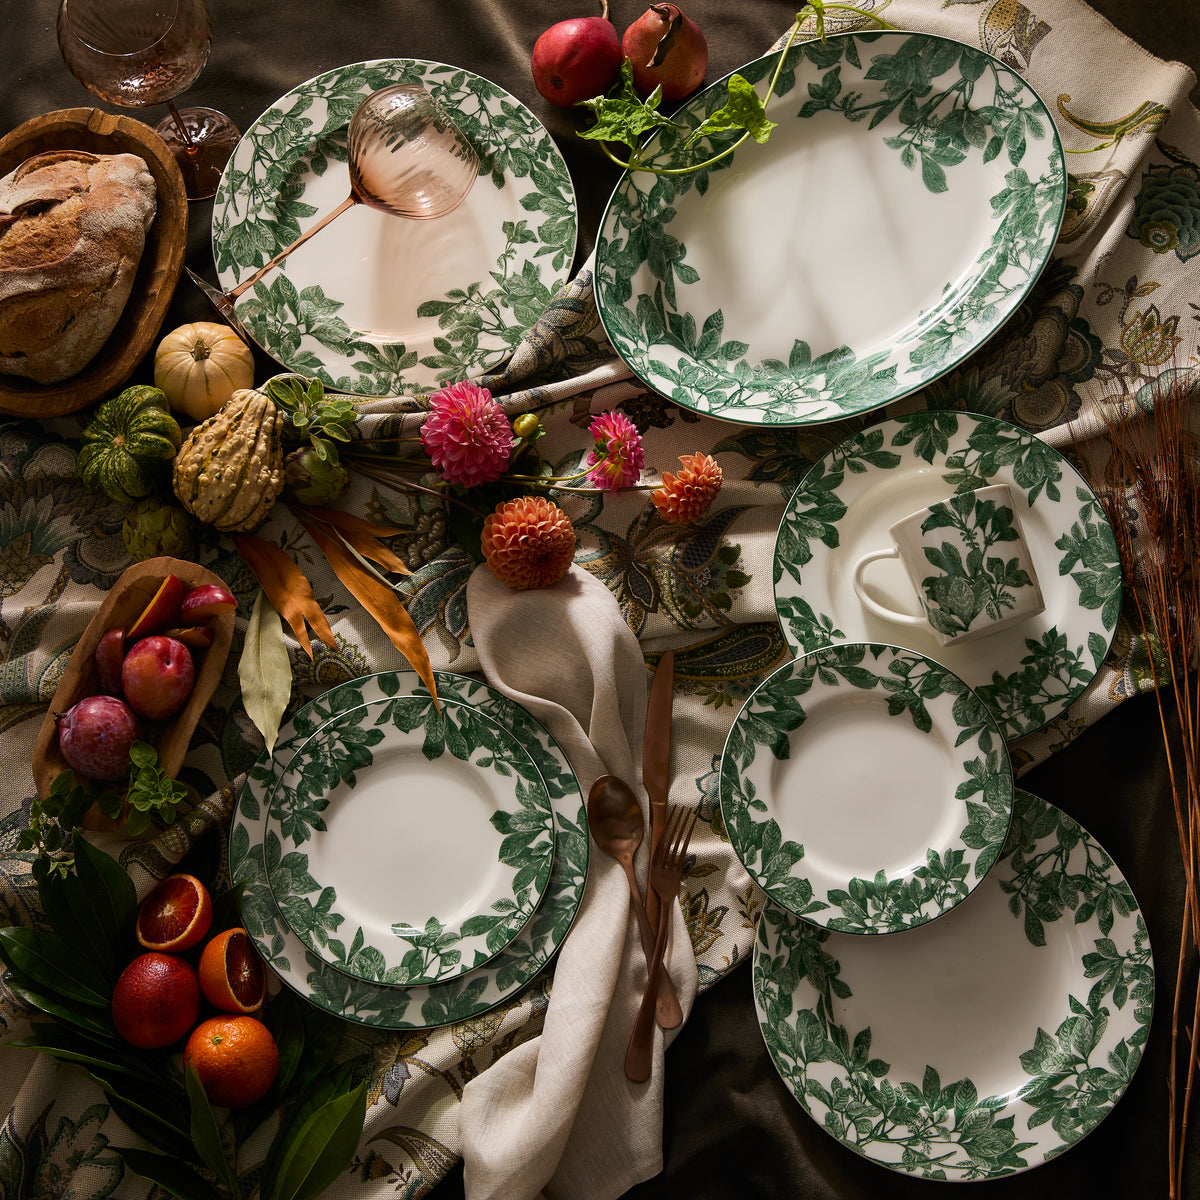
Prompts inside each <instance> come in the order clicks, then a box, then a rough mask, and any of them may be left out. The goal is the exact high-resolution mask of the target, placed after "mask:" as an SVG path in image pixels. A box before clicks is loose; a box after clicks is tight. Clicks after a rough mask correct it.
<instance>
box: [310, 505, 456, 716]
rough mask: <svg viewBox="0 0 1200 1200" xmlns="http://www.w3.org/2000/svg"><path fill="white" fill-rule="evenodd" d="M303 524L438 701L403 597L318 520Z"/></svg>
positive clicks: (429, 665) (424, 652)
mask: <svg viewBox="0 0 1200 1200" xmlns="http://www.w3.org/2000/svg"><path fill="white" fill-rule="evenodd" d="M301 524H303V526H304V528H305V529H306V530H307V531H308V534H309V536H310V537H311V538H312V540H313V541H314V542H316V544H317V545H318V546H319V547H320V549H321V552H322V553H323V554H324V555H325V557H326V558H327V559H329V565H330V566H331V567H333V570H334V572H335V574H336V575H337V577H338V578H339V579H340V580H341V581H342V583H344V584H345V585H346V589H347V591H349V592H350V594H351V595H352V596H353V597H354V598H355V599H356V600H357V601H358V602H359V603H360V604H361V605H362V606H363V608H365V609H366V610H367V612H369V613H370V614H371V616H372V617H374V618H375V620H376V621H377V622H378V623H379V627H380V628H381V629H382V630H383V632H384V633H386V634H387V635H388V639H389V641H391V643H392V645H393V646H395V647H396V649H397V650H399V651H400V653H401V654H403V655H404V657H405V658H406V659H407V660H408V661H409V663H410V664H411V666H412V668H413V670H414V671H416V673H417V674H418V675H419V676H420V677H421V679H422V681H423V682H424V684H425V686H426V687H427V688H428V689H429V692H430V695H432V696H433V698H434V700H435V701H436V700H437V684H436V682H435V681H434V678H433V664H432V663H431V662H430V661H429V652H428V651H427V650H426V649H425V643H424V642H423V641H422V640H421V635H420V634H419V633H418V632H417V627H416V625H414V624H413V619H412V617H410V616H409V615H408V610H407V609H406V608H405V607H404V605H403V604H402V603H401V602H400V597H399V596H397V595H396V593H395V592H394V591H393V590H392V589H391V588H390V587H389V586H388V585H387V584H386V583H385V582H384V581H383V580H381V579H377V578H376V577H375V576H374V575H372V574H371V573H370V572H369V571H367V570H366V569H365V568H364V567H363V566H362V564H361V563H360V562H359V561H358V559H356V558H355V557H354V555H353V554H351V553H350V551H349V550H348V549H347V548H346V546H345V545H344V544H343V543H342V542H341V541H340V540H339V539H338V538H336V537H331V536H330V535H329V534H328V533H327V532H325V531H324V530H323V529H321V528H320V526H319V525H318V524H317V523H316V522H315V521H314V522H309V521H305V520H304V518H303V517H302V518H301Z"/></svg>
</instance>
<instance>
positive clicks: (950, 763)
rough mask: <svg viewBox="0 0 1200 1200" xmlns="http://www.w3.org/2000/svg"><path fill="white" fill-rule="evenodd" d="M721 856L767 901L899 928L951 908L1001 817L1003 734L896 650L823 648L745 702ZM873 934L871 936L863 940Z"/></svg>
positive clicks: (733, 740)
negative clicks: (735, 861) (731, 859)
mask: <svg viewBox="0 0 1200 1200" xmlns="http://www.w3.org/2000/svg"><path fill="white" fill-rule="evenodd" d="M719 787H720V803H721V814H722V817H723V818H724V821H725V828H726V830H727V831H728V833H729V839H730V841H731V842H732V844H733V848H734V851H735V852H736V854H737V856H738V858H739V859H741V862H742V865H743V866H744V867H745V868H746V870H747V872H748V873H749V875H750V877H751V878H752V879H753V880H754V881H755V882H756V883H757V884H758V885H759V886H760V887H761V888H762V889H763V890H764V891H765V892H766V893H767V896H768V897H769V898H770V900H771V901H772V903H774V904H777V905H779V906H781V907H782V908H784V909H786V910H787V911H788V912H790V913H792V914H794V915H795V916H798V917H802V918H804V920H806V921H808V922H810V923H812V924H814V925H818V926H824V927H826V928H828V929H835V930H838V931H840V932H844V933H855V934H884V933H896V932H897V931H899V930H902V929H912V928H914V927H916V926H919V925H924V924H925V923H926V922H928V921H932V920H933V919H934V918H935V917H941V916H942V914H944V913H947V912H949V911H950V910H951V909H953V908H954V907H955V906H956V905H958V904H960V903H961V902H962V901H963V900H964V899H965V898H966V897H967V896H968V895H969V894H970V893H971V892H972V891H974V890H975V889H976V888H977V887H978V886H979V885H980V883H981V882H982V881H983V878H984V876H985V875H986V874H987V872H988V870H989V869H990V868H991V867H992V865H993V864H994V863H995V861H996V859H997V858H998V857H999V854H1000V850H1001V848H1002V846H1003V845H1004V839H1005V837H1006V835H1007V833H1008V827H1009V820H1010V817H1011V815H1012V797H1013V779H1012V768H1011V766H1010V765H1009V760H1008V752H1007V750H1006V748H1005V745H1004V739H1003V738H1002V737H1001V736H1000V731H999V729H998V728H997V727H996V723H995V721H994V719H993V718H992V716H991V714H990V713H989V712H988V711H987V709H986V708H985V707H984V705H983V704H982V702H981V701H980V700H979V698H978V697H977V696H976V695H975V694H974V693H973V692H972V691H971V689H970V688H968V687H967V686H966V684H965V683H963V681H962V680H961V679H959V678H958V677H957V676H956V675H954V674H953V673H952V672H951V671H949V670H947V669H946V668H945V667H943V666H941V665H940V664H939V663H936V662H934V661H933V660H932V659H928V658H925V657H924V656H922V655H919V654H914V653H913V652H911V651H909V650H903V649H900V648H899V647H896V646H885V645H878V644H874V645H873V644H867V643H855V644H843V645H838V646H828V647H826V648H824V649H821V650H815V651H813V652H812V653H810V654H805V655H803V656H802V657H800V658H797V659H795V660H794V661H793V662H790V663H785V664H784V665H783V666H782V667H780V668H778V670H776V671H774V672H772V673H771V674H770V675H769V676H768V677H767V678H766V679H765V680H763V682H762V683H761V684H760V685H759V686H758V687H757V688H756V689H755V690H754V691H753V692H752V693H751V695H750V697H749V698H748V699H747V701H746V703H745V704H744V705H743V706H742V709H741V712H739V713H738V715H737V717H736V718H735V719H734V722H733V725H732V726H731V728H730V731H729V734H728V736H727V738H726V741H725V749H724V752H723V753H722V755H721V771H720V782H719ZM872 940H877V939H872Z"/></svg>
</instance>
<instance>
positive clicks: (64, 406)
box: [0, 108, 188, 418]
mask: <svg viewBox="0 0 1200 1200" xmlns="http://www.w3.org/2000/svg"><path fill="white" fill-rule="evenodd" d="M47 150H86V151H88V152H89V153H92V154H126V153H128V154H137V155H140V156H141V157H142V158H143V159H145V161H146V166H147V167H148V168H149V171H150V174H151V175H153V176H154V182H155V183H156V184H157V185H158V210H157V212H156V214H155V217H154V223H153V224H152V225H151V226H150V231H149V233H147V235H146V247H145V250H144V251H143V252H142V258H141V262H140V263H139V264H138V270H137V277H136V279H135V280H134V284H133V291H132V293H131V294H130V296H129V301H128V303H127V304H126V305H125V309H124V311H123V312H122V313H121V319H120V320H119V321H118V322H117V325H116V328H114V329H113V331H112V333H111V334H109V336H108V340H107V341H106V342H105V343H104V345H103V346H102V347H101V348H100V350H99V351H98V352H97V354H96V356H95V357H94V358H93V359H92V360H91V362H89V363H88V364H87V366H85V367H84V368H83V370H81V371H79V372H78V373H77V374H75V375H72V376H71V378H70V379H64V380H63V381H62V382H61V383H49V384H41V383H34V382H33V380H31V379H23V378H21V377H20V376H17V375H0V413H6V414H8V415H9V416H17V417H37V418H46V417H60V416H64V415H65V414H67V413H73V412H77V411H78V410H79V409H81V408H85V407H86V406H87V405H89V404H91V403H93V402H94V401H96V400H99V399H101V398H103V397H104V396H107V395H109V394H110V393H115V392H117V391H119V390H120V388H121V386H122V384H124V383H125V381H126V380H127V379H128V378H129V376H130V375H131V374H133V372H134V370H135V369H136V367H137V365H138V363H140V362H141V361H142V359H143V358H144V357H145V356H146V354H147V352H148V351H149V350H150V348H151V346H152V345H153V343H154V340H155V338H156V337H157V335H158V333H159V331H160V329H161V328H162V323H163V319H164V318H165V316H166V314H167V309H168V307H169V306H170V303H171V299H172V297H173V296H174V294H175V286H176V284H178V282H179V276H180V273H181V272H182V270H183V260H184V255H185V254H186V252H187V220H188V207H187V205H188V201H187V193H186V191H185V190H184V185H183V175H182V174H181V173H180V170H179V167H178V165H177V164H176V162H175V159H174V156H173V155H172V154H171V151H170V149H169V148H168V146H167V144H166V142H164V141H163V140H162V138H160V137H159V136H158V134H157V133H155V132H154V130H153V129H151V128H150V126H149V125H145V124H143V123H142V122H141V121H137V120H134V119H133V118H132V117H118V116H113V115H112V114H111V113H106V112H101V111H100V109H97V108H68V109H61V110H59V111H57V112H51V113H45V114H43V115H42V116H40V117H34V118H33V119H32V120H29V121H26V122H25V123H24V124H23V125H18V126H17V128H16V129H13V130H11V131H10V132H9V133H6V134H5V135H4V137H2V138H0V177H3V176H5V175H7V174H8V173H9V172H10V171H12V170H15V169H16V168H17V167H19V166H20V165H21V164H22V163H23V162H24V161H25V160H26V159H27V158H31V157H32V156H33V155H35V154H40V153H42V152H43V151H47Z"/></svg>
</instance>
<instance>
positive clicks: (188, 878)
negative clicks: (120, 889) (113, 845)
mask: <svg viewBox="0 0 1200 1200" xmlns="http://www.w3.org/2000/svg"><path fill="white" fill-rule="evenodd" d="M212 919H213V904H212V897H211V896H210V895H209V894H208V888H206V887H205V886H204V884H202V883H201V882H200V880H198V879H197V878H196V877H195V875H168V876H167V877H166V878H165V879H163V880H161V881H160V882H159V883H157V884H155V886H154V887H153V888H152V889H151V891H150V892H149V894H148V895H147V896H146V898H145V899H144V900H143V901H142V902H141V904H139V905H138V911H137V940H138V941H139V942H140V943H141V944H142V945H143V946H145V948H146V949H147V950H160V951H162V952H163V953H164V954H175V953H178V952H179V951H181V950H190V949H191V948H192V947H193V946H195V945H197V944H198V943H199V942H201V941H202V940H203V939H204V935H205V934H207V933H208V930H209V927H210V926H211V925H212Z"/></svg>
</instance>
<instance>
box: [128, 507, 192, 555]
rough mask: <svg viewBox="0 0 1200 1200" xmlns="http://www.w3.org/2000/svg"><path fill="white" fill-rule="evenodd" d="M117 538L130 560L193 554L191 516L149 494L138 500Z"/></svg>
mask: <svg viewBox="0 0 1200 1200" xmlns="http://www.w3.org/2000/svg"><path fill="white" fill-rule="evenodd" d="M121 538H122V540H123V541H124V542H125V549H126V550H128V551H129V554H130V557H131V558H132V559H133V561H134V562H143V561H144V560H145V559H147V558H158V557H160V556H163V555H165V556H166V557H168V558H187V559H190V558H194V557H195V545H194V542H193V539H192V518H191V517H189V516H188V514H187V513H186V512H184V511H183V509H182V508H180V507H179V506H178V505H177V504H169V503H166V502H165V501H162V500H156V499H154V498H153V497H151V498H150V499H148V500H139V501H138V503H137V504H135V505H134V506H133V507H132V508H131V509H130V510H129V513H128V515H127V516H126V518H125V524H124V525H122V526H121Z"/></svg>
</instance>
